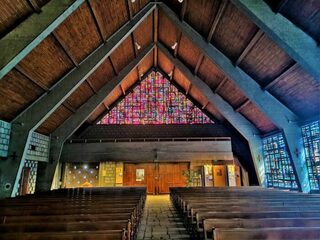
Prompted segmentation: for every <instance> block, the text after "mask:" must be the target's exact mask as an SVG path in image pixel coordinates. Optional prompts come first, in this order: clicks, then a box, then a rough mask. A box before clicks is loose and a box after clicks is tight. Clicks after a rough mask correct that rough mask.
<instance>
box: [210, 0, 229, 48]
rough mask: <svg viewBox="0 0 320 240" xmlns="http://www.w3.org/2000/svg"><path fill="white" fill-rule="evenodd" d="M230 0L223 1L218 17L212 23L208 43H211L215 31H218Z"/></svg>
mask: <svg viewBox="0 0 320 240" xmlns="http://www.w3.org/2000/svg"><path fill="white" fill-rule="evenodd" d="M228 2H229V1H228V0H221V3H220V6H219V10H218V12H217V15H216V16H215V17H214V20H213V22H212V25H211V28H210V31H209V34H208V37H207V42H210V41H211V39H212V37H213V34H214V32H215V30H216V29H217V26H218V23H219V21H220V19H221V17H222V15H223V12H224V10H225V9H226V7H227V5H228Z"/></svg>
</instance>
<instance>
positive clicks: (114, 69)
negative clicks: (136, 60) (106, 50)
mask: <svg viewBox="0 0 320 240" xmlns="http://www.w3.org/2000/svg"><path fill="white" fill-rule="evenodd" d="M109 62H110V64H111V67H112V70H113V73H114V74H115V75H116V76H117V75H118V71H117V69H116V68H115V66H114V64H113V62H112V59H111V57H109Z"/></svg>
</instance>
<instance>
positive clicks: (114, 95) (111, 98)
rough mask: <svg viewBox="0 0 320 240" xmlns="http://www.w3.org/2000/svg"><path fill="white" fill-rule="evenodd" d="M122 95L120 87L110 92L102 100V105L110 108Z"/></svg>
mask: <svg viewBox="0 0 320 240" xmlns="http://www.w3.org/2000/svg"><path fill="white" fill-rule="evenodd" d="M122 95H123V93H122V89H121V88H120V86H118V87H116V88H115V89H113V90H112V92H111V93H110V94H109V95H108V96H106V99H105V100H104V105H105V106H108V107H110V106H111V105H112V104H113V103H114V102H115V101H117V100H118V99H119V98H120V97H121V96H122Z"/></svg>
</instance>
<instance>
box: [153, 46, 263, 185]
mask: <svg viewBox="0 0 320 240" xmlns="http://www.w3.org/2000/svg"><path fill="white" fill-rule="evenodd" d="M157 45H158V48H159V50H160V51H161V52H162V53H163V54H165V55H166V57H167V58H168V59H169V61H170V62H172V63H173V64H174V66H175V67H176V68H178V69H179V70H180V71H181V72H183V73H184V75H185V76H186V78H187V79H189V81H190V82H191V83H192V85H194V86H195V87H196V88H198V89H199V90H200V91H201V92H202V93H203V94H204V96H205V97H206V98H207V99H208V100H209V102H211V103H212V104H213V105H214V106H215V107H216V108H217V109H218V110H219V112H220V113H221V114H222V115H223V116H224V117H225V118H226V119H227V120H228V121H229V122H230V123H231V124H232V125H233V126H234V128H235V129H237V130H238V131H239V133H241V134H242V136H243V137H244V138H246V139H247V140H248V142H249V145H250V147H251V152H252V157H253V159H254V164H255V168H256V172H257V175H258V178H259V181H260V183H261V184H263V185H264V184H265V180H264V177H265V176H264V166H263V162H261V161H260V159H261V158H262V152H261V146H262V143H261V138H260V132H259V130H258V129H257V128H256V127H255V126H253V125H252V123H250V122H249V121H248V120H247V119H245V118H244V117H243V116H242V115H241V114H239V113H237V112H236V111H234V110H233V108H232V106H231V105H230V104H229V103H227V102H226V101H225V100H223V99H222V98H221V97H220V96H219V95H217V94H215V93H214V92H212V90H211V89H210V87H209V86H208V85H207V84H206V83H205V82H204V81H202V80H201V79H200V78H199V77H197V76H194V74H193V73H192V72H191V71H190V70H189V68H188V67H186V66H185V65H184V64H183V63H182V62H181V61H180V60H179V59H177V58H175V57H174V56H173V55H172V54H171V53H170V51H169V50H168V49H167V48H166V47H165V46H163V45H162V44H161V43H158V44H157Z"/></svg>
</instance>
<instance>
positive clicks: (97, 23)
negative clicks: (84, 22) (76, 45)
mask: <svg viewBox="0 0 320 240" xmlns="http://www.w3.org/2000/svg"><path fill="white" fill-rule="evenodd" d="M86 1H87V3H88V7H89V10H90V13H91V16H92V18H93V21H94V23H95V26H96V28H97V32H98V34H99V36H100V39H101V41H102V42H105V41H106V40H107V39H106V38H105V37H104V36H103V33H102V30H101V29H102V23H101V22H99V20H98V18H97V14H96V13H95V11H94V8H93V7H92V5H91V2H90V0H86Z"/></svg>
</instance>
